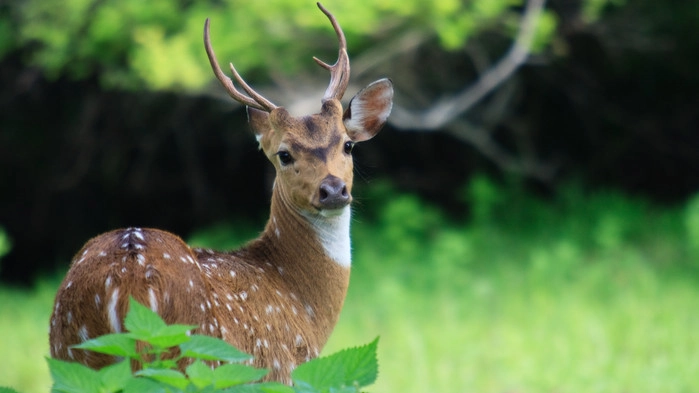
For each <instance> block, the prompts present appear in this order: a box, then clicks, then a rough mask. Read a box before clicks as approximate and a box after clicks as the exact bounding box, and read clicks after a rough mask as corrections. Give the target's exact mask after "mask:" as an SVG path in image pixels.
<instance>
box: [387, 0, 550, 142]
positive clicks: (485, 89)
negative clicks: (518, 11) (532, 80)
mask: <svg viewBox="0 0 699 393" xmlns="http://www.w3.org/2000/svg"><path fill="white" fill-rule="evenodd" d="M545 2H546V0H529V1H528V2H527V6H526V8H525V11H524V15H523V17H522V23H521V24H520V28H519V32H518V34H517V37H516V38H515V41H514V42H513V43H512V46H511V47H510V49H509V50H508V51H507V53H506V54H505V56H503V58H502V59H500V61H498V63H497V64H495V65H494V66H493V67H492V68H490V69H489V70H488V71H486V72H485V73H484V74H482V75H481V77H480V78H479V79H478V80H477V81H476V82H475V83H474V84H473V85H471V86H469V87H467V88H465V89H464V90H462V91H461V92H460V93H458V94H456V95H455V96H453V97H445V98H442V99H440V100H438V101H437V103H436V104H434V105H433V106H431V107H429V108H427V109H425V110H422V111H414V110H408V109H406V108H403V107H401V106H398V105H394V107H393V112H392V114H391V117H390V118H389V122H390V123H391V124H392V125H394V126H396V127H398V128H411V129H421V130H436V129H439V128H442V127H444V126H445V125H447V124H448V123H449V122H451V121H454V120H455V119H456V118H457V117H458V116H460V115H461V114H463V113H464V112H466V111H468V110H469V109H470V108H472V107H473V106H474V105H475V104H477V103H478V102H479V101H480V100H481V99H483V97H485V96H486V95H488V94H489V93H490V92H491V91H493V90H494V89H495V88H497V87H498V86H499V85H500V84H501V83H502V82H504V81H505V80H507V79H508V78H509V77H510V76H512V74H514V72H515V71H516V70H517V69H518V68H519V67H520V66H521V65H522V64H523V63H524V62H525V61H526V59H527V56H528V55H529V48H530V47H531V44H532V41H533V39H534V32H535V30H536V24H537V21H538V19H539V15H540V14H541V11H542V10H543V8H544V4H545Z"/></svg>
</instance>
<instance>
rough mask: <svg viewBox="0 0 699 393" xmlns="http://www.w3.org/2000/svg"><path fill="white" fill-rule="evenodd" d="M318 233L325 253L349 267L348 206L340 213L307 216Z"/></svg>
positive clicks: (350, 258) (338, 262)
mask: <svg viewBox="0 0 699 393" xmlns="http://www.w3.org/2000/svg"><path fill="white" fill-rule="evenodd" d="M307 218H308V221H309V222H310V223H311V225H313V228H314V229H315V231H316V234H317V235H318V239H319V240H320V242H321V244H322V245H323V248H324V249H325V254H326V255H327V256H328V257H330V259H332V260H333V261H335V262H336V263H337V264H339V265H340V266H344V267H349V266H350V265H351V264H352V251H351V246H350V218H351V212H350V207H349V206H346V207H344V208H343V209H342V211H341V212H340V214H338V215H333V216H326V217H323V218H320V219H318V218H317V217H307Z"/></svg>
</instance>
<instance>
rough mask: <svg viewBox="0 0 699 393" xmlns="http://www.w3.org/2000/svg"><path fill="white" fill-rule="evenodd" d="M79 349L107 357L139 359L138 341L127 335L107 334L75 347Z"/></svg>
mask: <svg viewBox="0 0 699 393" xmlns="http://www.w3.org/2000/svg"><path fill="white" fill-rule="evenodd" d="M73 348H77V349H87V350H90V351H94V352H99V353H104V354H107V355H115V356H124V357H129V358H135V357H138V352H137V351H136V340H134V339H133V338H131V337H129V334H127V333H114V334H106V335H104V336H100V337H96V338H93V339H91V340H87V341H85V342H84V343H82V344H78V345H75V346H73Z"/></svg>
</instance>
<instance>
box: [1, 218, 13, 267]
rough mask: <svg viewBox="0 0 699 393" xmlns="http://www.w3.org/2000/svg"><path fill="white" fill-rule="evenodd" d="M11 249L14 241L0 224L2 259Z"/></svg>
mask: <svg viewBox="0 0 699 393" xmlns="http://www.w3.org/2000/svg"><path fill="white" fill-rule="evenodd" d="M10 249H12V241H11V240H10V235H8V234H7V231H5V228H3V227H2V226H0V261H1V260H2V257H3V256H5V255H6V254H7V253H8V252H10ZM0 266H1V265H0Z"/></svg>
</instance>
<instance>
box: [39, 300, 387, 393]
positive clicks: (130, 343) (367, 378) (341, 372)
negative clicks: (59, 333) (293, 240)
mask: <svg viewBox="0 0 699 393" xmlns="http://www.w3.org/2000/svg"><path fill="white" fill-rule="evenodd" d="M124 326H125V327H126V329H127V330H128V332H126V333H115V334H107V335H104V336H101V337H97V338H95V339H92V340H88V341H85V342H84V343H82V344H79V345H76V346H74V347H73V348H74V349H80V350H90V351H94V352H99V353H102V354H107V355H113V356H119V357H122V360H121V361H120V362H118V363H116V364H113V365H111V366H107V367H104V368H102V369H101V370H93V369H91V368H89V367H86V366H84V365H82V364H78V363H71V362H66V361H62V360H57V359H48V364H49V369H50V372H51V376H52V378H53V382H54V385H53V389H52V392H54V393H59V392H64V393H113V392H114V393H115V392H123V393H160V392H186V393H194V392H207V393H208V392H226V393H238V392H241V393H243V392H244V393H255V392H264V393H294V392H297V393H325V392H358V391H359V389H360V388H361V387H364V386H366V385H369V384H371V383H373V382H374V381H375V380H376V375H377V373H378V364H377V360H376V346H377V340H374V341H373V342H372V343H370V344H368V345H365V346H363V347H358V348H352V349H347V350H344V351H341V352H338V353H336V354H334V355H332V356H329V357H327V358H320V359H315V360H312V361H310V362H307V363H304V364H302V365H300V366H299V367H298V368H296V369H295V370H294V372H293V373H292V380H293V381H294V386H287V385H283V384H280V383H276V382H256V381H259V380H260V379H261V378H262V377H264V376H265V375H266V374H267V373H268V370H266V369H259V368H255V367H252V366H248V365H245V364H241V363H242V362H245V361H249V360H251V359H252V356H250V355H248V354H246V353H243V352H241V351H240V350H238V349H236V348H235V347H233V346H232V345H230V344H228V343H226V342H225V341H222V340H220V339H217V338H214V337H209V336H204V335H199V334H190V332H191V330H192V329H194V328H195V326H189V325H178V324H175V325H166V324H165V322H164V321H163V320H162V319H161V318H160V316H158V314H156V313H155V312H153V311H151V310H150V309H149V308H147V307H145V306H143V305H141V304H140V303H138V302H136V301H135V300H134V299H131V300H130V310H129V313H128V314H127V316H126V318H125V320H124ZM139 343H141V344H139ZM175 347H176V348H177V349H178V350H177V351H173V348H175ZM188 360H189V361H191V364H190V365H189V366H187V367H186V369H185V371H184V372H182V371H179V370H178V369H177V365H178V363H179V362H182V361H188ZM213 362H216V363H220V364H221V365H219V366H218V367H215V368H214V367H213V366H212V364H213ZM132 363H136V364H137V365H138V367H137V368H138V371H136V372H132V370H131V364H132Z"/></svg>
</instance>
